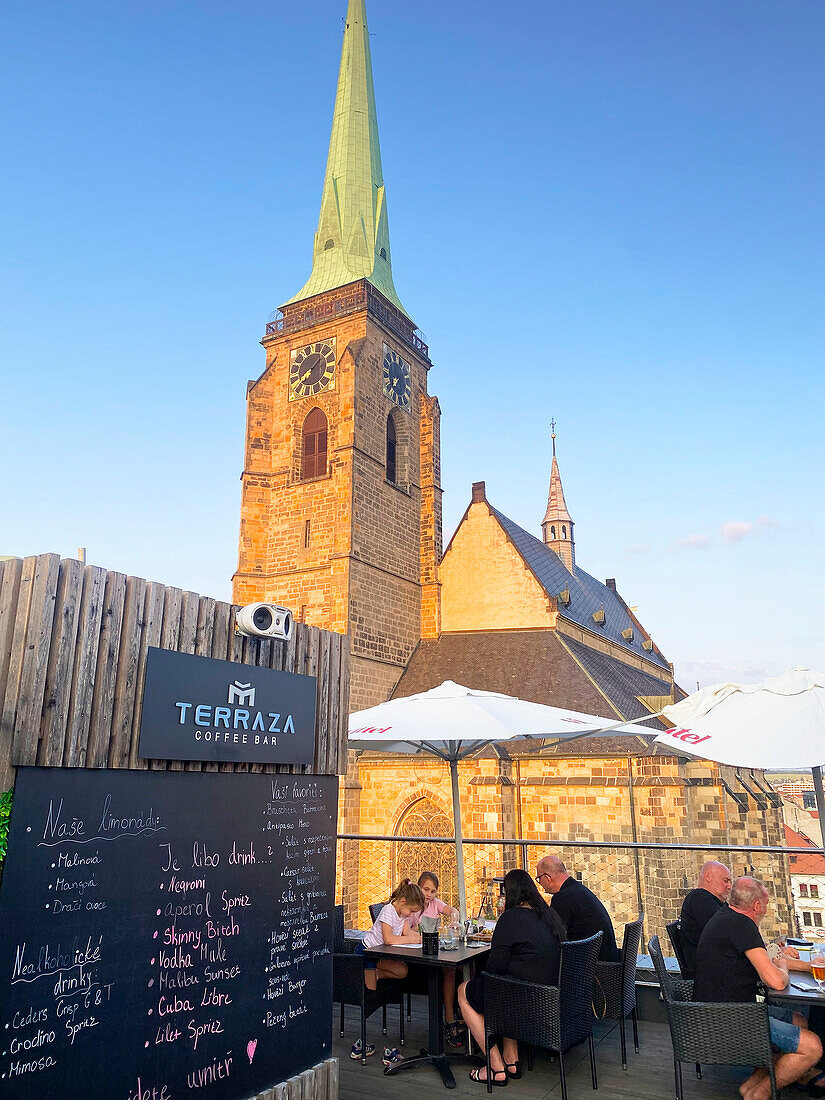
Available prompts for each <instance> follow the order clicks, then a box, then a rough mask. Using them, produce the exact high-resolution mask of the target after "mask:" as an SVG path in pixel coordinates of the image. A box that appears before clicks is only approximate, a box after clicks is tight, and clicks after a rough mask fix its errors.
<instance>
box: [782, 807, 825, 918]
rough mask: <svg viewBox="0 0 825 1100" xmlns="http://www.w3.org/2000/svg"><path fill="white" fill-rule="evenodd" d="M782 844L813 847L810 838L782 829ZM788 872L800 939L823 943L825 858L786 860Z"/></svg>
mask: <svg viewBox="0 0 825 1100" xmlns="http://www.w3.org/2000/svg"><path fill="white" fill-rule="evenodd" d="M785 843H786V844H787V846H788V847H789V848H808V847H811V848H813V847H815V845H814V843H813V842H812V840H811V838H810V837H808V836H806V835H805V834H804V833H798V832H795V831H794V830H793V829H791V828H790V827H789V826H788V825H786V826H785ZM788 862H789V864H790V872H791V892H792V894H793V906H794V915H795V917H796V923H797V928H798V930H799V934H800V936H812V937H814V938H816V937H821V938H823V939H825V856H823V855H820V854H819V853H817V852H811V854H810V855H807V854H802V855H791V856H789V857H788Z"/></svg>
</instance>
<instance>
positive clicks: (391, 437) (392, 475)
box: [387, 413, 398, 485]
mask: <svg viewBox="0 0 825 1100" xmlns="http://www.w3.org/2000/svg"><path fill="white" fill-rule="evenodd" d="M397 459H398V433H397V432H396V429H395V418H394V417H393V415H392V413H390V415H389V416H388V417H387V481H391V482H392V483H393V485H395V484H396V482H397V480H398V462H397Z"/></svg>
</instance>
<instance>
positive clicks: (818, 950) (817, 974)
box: [811, 943, 825, 993]
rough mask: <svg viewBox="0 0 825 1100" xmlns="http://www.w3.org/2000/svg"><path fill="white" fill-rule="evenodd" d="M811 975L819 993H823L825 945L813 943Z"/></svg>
mask: <svg viewBox="0 0 825 1100" xmlns="http://www.w3.org/2000/svg"><path fill="white" fill-rule="evenodd" d="M811 973H812V974H813V976H814V981H815V982H816V984H817V986H818V987H819V992H820V993H823V992H825V943H815V944H814V946H813V950H812V951H811Z"/></svg>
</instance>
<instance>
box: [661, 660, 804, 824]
mask: <svg viewBox="0 0 825 1100" xmlns="http://www.w3.org/2000/svg"><path fill="white" fill-rule="evenodd" d="M662 713H663V715H664V716H665V718H667V720H668V721H669V722H672V723H673V725H672V727H671V728H670V729H668V730H666V731H665V732H663V733H660V734H658V735H657V737H656V741H657V742H658V744H660V745H664V746H666V747H667V748H668V749H671V750H676V751H677V752H679V753H686V754H687V755H689V756H697V757H700V758H702V759H704V760H715V761H716V762H717V763H719V764H730V765H732V766H734V767H743V768H768V769H773V770H776V771H780V770H783V771H786V770H789V769H796V768H806V769H807V768H810V769H811V771H812V772H813V778H814V790H815V792H816V800H817V808H818V810H819V817H820V821H822V822H825V799H823V794H822V771H821V765H822V764H823V763H825V675H823V674H822V673H821V672H812V671H811V669H809V668H795V669H792V670H791V671H790V672H785V673H783V675H782V676H774V677H772V678H770V679H768V680H765V681H763V682H762V683H760V684H717V685H716V686H715V687H708V688H702V690H701V691H697V692H694V694H693V695H689V696H688V697H687V699H682V701H681V702H679V703H674V704H673V705H672V706H669V707H665V708H664V710H663V711H662Z"/></svg>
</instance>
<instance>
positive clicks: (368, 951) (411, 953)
mask: <svg viewBox="0 0 825 1100" xmlns="http://www.w3.org/2000/svg"><path fill="white" fill-rule="evenodd" d="M489 950H490V945H489V943H482V944H480V945H479V946H478V947H467V945H466V944H465V943H460V944H459V945H458V948H457V950H455V951H444V950H442V949H441V948H439V949H438V954H437V955H425V954H423V952H422V950H421V948H420V947H404V946H403V945H401V944H398V945H396V944H392V945H387V944H385V945H384V946H383V947H365V948H364V954H365V955H372V956H373V957H380V958H385V959H403V960H404V962H406V963H419V964H421V965H423V966H442V967H444V966H448V967H449V966H461V965H462V964H463V963H465V962H469V961H470V960H471V959H478V958H481V956H482V955H486V954H487V952H488V951H489Z"/></svg>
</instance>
